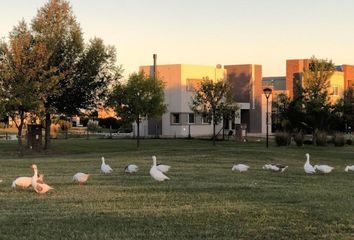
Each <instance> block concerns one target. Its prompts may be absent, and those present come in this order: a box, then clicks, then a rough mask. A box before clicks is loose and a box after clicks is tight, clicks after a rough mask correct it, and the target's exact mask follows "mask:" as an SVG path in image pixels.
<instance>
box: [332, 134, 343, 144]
mask: <svg viewBox="0 0 354 240" xmlns="http://www.w3.org/2000/svg"><path fill="white" fill-rule="evenodd" d="M334 146H336V147H342V146H344V134H343V133H340V132H337V133H335V134H334Z"/></svg>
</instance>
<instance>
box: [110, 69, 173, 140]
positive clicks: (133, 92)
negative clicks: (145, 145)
mask: <svg viewBox="0 0 354 240" xmlns="http://www.w3.org/2000/svg"><path fill="white" fill-rule="evenodd" d="M107 103H108V105H109V106H111V107H113V108H114V109H115V111H116V112H117V114H118V116H119V117H120V118H122V119H123V120H124V121H126V122H135V123H136V125H137V128H138V129H137V146H138V147H139V138H140V132H139V130H140V128H139V125H140V124H139V123H140V121H141V118H143V117H158V116H161V115H162V114H163V113H164V112H165V111H166V105H165V103H164V83H163V82H162V81H161V80H159V79H154V78H152V77H149V76H147V75H145V74H144V73H143V72H140V73H133V74H132V75H130V77H129V79H128V81H127V82H125V83H123V82H119V83H118V84H116V85H115V86H114V88H113V91H112V93H111V95H110V97H109V100H108V102H107Z"/></svg>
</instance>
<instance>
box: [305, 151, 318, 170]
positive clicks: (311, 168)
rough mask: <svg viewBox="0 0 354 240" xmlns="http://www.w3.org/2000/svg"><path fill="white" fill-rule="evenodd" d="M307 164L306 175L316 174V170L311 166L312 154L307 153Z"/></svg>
mask: <svg viewBox="0 0 354 240" xmlns="http://www.w3.org/2000/svg"><path fill="white" fill-rule="evenodd" d="M305 155H306V163H305V164H304V170H305V173H315V172H316V170H315V168H314V167H313V166H312V165H311V164H310V154H308V153H306V154H305Z"/></svg>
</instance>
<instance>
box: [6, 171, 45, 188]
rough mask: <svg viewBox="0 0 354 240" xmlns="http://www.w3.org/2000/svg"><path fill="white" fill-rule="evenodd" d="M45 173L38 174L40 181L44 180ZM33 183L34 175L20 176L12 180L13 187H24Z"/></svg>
mask: <svg viewBox="0 0 354 240" xmlns="http://www.w3.org/2000/svg"><path fill="white" fill-rule="evenodd" d="M43 178H44V175H43V174H40V175H39V176H38V181H41V182H43ZM31 184H32V177H18V178H16V179H15V180H14V181H13V182H12V185H11V186H12V188H16V187H22V188H28V187H29V186H31Z"/></svg>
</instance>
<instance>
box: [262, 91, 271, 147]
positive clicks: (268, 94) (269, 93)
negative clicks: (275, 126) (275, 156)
mask: <svg viewBox="0 0 354 240" xmlns="http://www.w3.org/2000/svg"><path fill="white" fill-rule="evenodd" d="M263 93H264V95H265V97H266V99H267V118H266V124H267V148H268V124H269V119H268V100H269V96H270V95H271V94H272V89H271V88H265V89H263Z"/></svg>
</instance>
